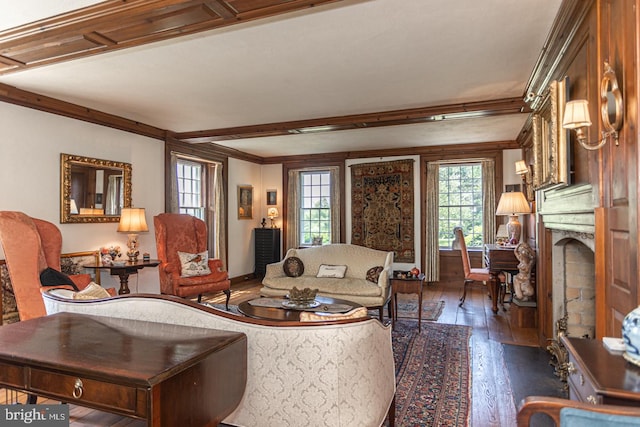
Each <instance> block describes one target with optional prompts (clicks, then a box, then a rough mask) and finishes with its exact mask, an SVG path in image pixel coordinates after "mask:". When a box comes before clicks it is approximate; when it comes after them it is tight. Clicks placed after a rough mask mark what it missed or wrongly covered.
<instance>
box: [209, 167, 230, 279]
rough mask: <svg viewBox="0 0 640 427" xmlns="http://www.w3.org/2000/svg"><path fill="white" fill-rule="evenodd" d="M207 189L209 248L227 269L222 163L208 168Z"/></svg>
mask: <svg viewBox="0 0 640 427" xmlns="http://www.w3.org/2000/svg"><path fill="white" fill-rule="evenodd" d="M207 177H208V182H207V189H208V191H209V195H208V197H207V200H209V205H208V207H207V227H208V229H209V248H210V250H212V251H213V254H214V257H215V258H218V259H220V260H221V261H222V266H223V268H225V269H226V268H227V259H226V258H227V256H226V253H227V250H226V235H225V227H224V224H225V223H226V215H225V212H226V208H225V203H224V182H223V179H222V163H211V164H209V165H208V166H207Z"/></svg>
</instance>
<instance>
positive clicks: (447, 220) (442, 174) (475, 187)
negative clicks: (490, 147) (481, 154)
mask: <svg viewBox="0 0 640 427" xmlns="http://www.w3.org/2000/svg"><path fill="white" fill-rule="evenodd" d="M438 179H439V182H438V186H439V203H438V231H439V235H438V242H439V246H440V247H441V248H451V243H452V241H453V229H454V228H455V227H462V230H463V232H464V235H465V241H466V243H467V246H468V247H470V248H472V247H477V248H480V247H482V235H483V234H482V233H483V225H482V224H483V222H482V214H483V212H482V209H483V208H482V206H483V205H482V165H481V164H480V163H464V164H450V165H447V164H441V165H440V170H439V177H438Z"/></svg>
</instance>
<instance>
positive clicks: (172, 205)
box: [169, 152, 180, 213]
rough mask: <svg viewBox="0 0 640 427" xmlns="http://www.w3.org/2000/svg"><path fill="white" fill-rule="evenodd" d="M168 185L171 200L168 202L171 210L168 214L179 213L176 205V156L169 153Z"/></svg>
mask: <svg viewBox="0 0 640 427" xmlns="http://www.w3.org/2000/svg"><path fill="white" fill-rule="evenodd" d="M169 177H170V178H169V179H170V181H169V185H170V186H171V188H170V189H169V193H170V194H171V200H170V201H169V202H170V203H169V206H170V208H171V210H170V211H169V212H170V213H179V212H180V210H179V205H178V155H177V154H176V153H173V152H172V153H171V168H170V169H169Z"/></svg>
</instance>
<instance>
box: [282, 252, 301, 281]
mask: <svg viewBox="0 0 640 427" xmlns="http://www.w3.org/2000/svg"><path fill="white" fill-rule="evenodd" d="M282 268H283V269H284V274H286V275H287V276H289V277H300V276H302V273H304V264H303V262H302V260H301V259H300V258H298V257H297V256H290V257H289V258H287V259H285V260H284V264H282Z"/></svg>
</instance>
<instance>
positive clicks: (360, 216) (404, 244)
mask: <svg viewBox="0 0 640 427" xmlns="http://www.w3.org/2000/svg"><path fill="white" fill-rule="evenodd" d="M351 212H352V213H351V220H352V222H351V225H352V228H351V243H352V244H354V245H360V246H365V247H367V248H372V249H378V250H383V251H393V252H394V262H411V263H412V262H415V250H414V235H413V229H414V226H413V222H414V214H413V212H414V209H413V160H397V161H393V162H379V163H364V164H359V165H352V166H351Z"/></svg>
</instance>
